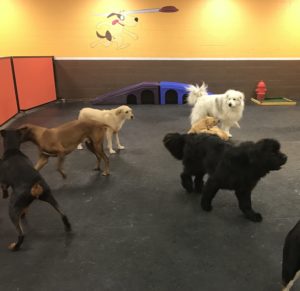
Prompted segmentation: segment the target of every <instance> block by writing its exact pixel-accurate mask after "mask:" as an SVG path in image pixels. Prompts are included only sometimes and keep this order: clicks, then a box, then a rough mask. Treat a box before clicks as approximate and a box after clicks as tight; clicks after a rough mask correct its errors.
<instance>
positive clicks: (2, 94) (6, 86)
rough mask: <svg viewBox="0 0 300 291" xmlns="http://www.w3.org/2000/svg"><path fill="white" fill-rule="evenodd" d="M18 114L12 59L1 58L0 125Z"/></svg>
mask: <svg viewBox="0 0 300 291" xmlns="http://www.w3.org/2000/svg"><path fill="white" fill-rule="evenodd" d="M17 112H18V106H17V98H16V93H15V87H14V79H13V70H12V66H11V59H10V58H0V125H2V124H3V123H5V122H6V121H7V120H8V119H10V118H11V117H13V116H14V115H16V114H17Z"/></svg>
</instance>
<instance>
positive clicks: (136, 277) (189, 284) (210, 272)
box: [0, 103, 300, 291]
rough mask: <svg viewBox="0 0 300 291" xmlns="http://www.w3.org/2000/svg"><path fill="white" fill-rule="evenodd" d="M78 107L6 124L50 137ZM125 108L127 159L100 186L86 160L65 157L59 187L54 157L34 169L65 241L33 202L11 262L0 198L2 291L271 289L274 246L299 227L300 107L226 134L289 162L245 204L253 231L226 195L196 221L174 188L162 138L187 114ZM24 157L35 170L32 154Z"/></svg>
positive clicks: (278, 248)
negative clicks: (63, 217) (264, 146)
mask: <svg viewBox="0 0 300 291" xmlns="http://www.w3.org/2000/svg"><path fill="white" fill-rule="evenodd" d="M85 106H88V104H87V103H67V104H49V105H47V106H44V107H42V108H40V109H37V110H33V111H31V112H27V113H26V114H24V115H23V116H21V117H19V118H18V119H17V120H15V121H13V122H10V123H9V125H10V126H18V125H20V124H23V123H26V122H30V123H35V124H40V125H43V126H47V127H53V126H57V125H59V124H62V123H63V122H66V121H69V120H72V119H75V118H76V117H77V115H78V111H79V109H80V108H82V107H85ZM107 107H108V106H107ZM107 107H106V108H107ZM132 107H133V110H134V113H135V119H134V120H133V121H128V122H126V123H125V125H124V128H123V129H122V131H121V134H120V139H121V143H123V145H124V146H125V147H126V149H125V150H123V151H121V152H120V153H118V154H116V155H113V156H111V157H110V168H111V175H110V176H109V177H102V176H101V174H99V173H98V172H95V171H93V170H92V169H93V167H94V166H95V163H96V161H95V159H94V156H93V155H91V154H90V153H89V152H88V151H86V150H76V151H75V152H73V153H72V154H70V155H69V156H68V157H67V160H66V163H65V169H66V172H67V174H68V178H67V179H66V180H63V179H62V178H61V176H60V175H59V174H58V172H56V171H55V165H56V164H55V162H56V161H55V159H53V160H51V162H50V163H49V164H48V165H47V166H46V167H45V168H44V169H43V170H42V171H41V172H42V174H43V176H44V177H45V179H46V180H47V181H48V183H49V184H50V186H51V187H52V189H53V193H54V195H55V197H56V198H57V200H58V201H59V202H60V204H61V206H62V208H63V209H64V210H65V212H66V213H67V214H68V216H69V219H70V221H71V223H72V226H73V233H72V234H71V235H66V234H65V233H64V230H63V225H62V223H61V221H60V218H59V216H58V215H57V214H56V212H55V211H54V210H53V209H52V208H51V207H50V206H48V205H47V204H44V203H42V202H40V201H36V202H35V203H34V204H33V205H32V206H31V208H30V210H29V213H28V218H27V223H26V225H25V230H26V235H27V236H26V238H25V242H24V245H23V247H22V249H21V250H20V251H19V252H15V253H11V252H10V251H9V250H8V249H7V245H8V244H9V243H10V242H12V241H13V240H14V239H15V238H16V232H15V229H14V227H13V226H12V224H11V222H10V220H9V218H8V213H7V209H8V201H7V200H1V203H0V260H1V272H0V290H5V291H10V290H16V291H17V290H19V291H21V290H30V291H35V290H37V291H41V290H46V291H48V290H49V291H52V290H63V291H69V290H70V291H71V290H72V291H75V290H80V291H83V290H101V291H122V290H124V291H125V290H126V291H148V290H155V291H174V290H183V291H196V290H197V291H198V290H203V291H221V290H229V291H241V290H242V291H260V290H262V291H272V290H274V291H275V290H276V291H277V290H280V281H281V256H282V246H283V241H284V238H285V235H286V234H287V232H288V231H289V229H291V228H292V227H293V226H294V224H295V223H296V222H297V221H298V219H299V217H300V176H299V172H300V170H299V169H300V155H299V146H300V143H299V141H300V108H299V107H298V106H290V107H259V106H256V105H250V104H249V105H247V106H246V108H245V112H244V118H243V119H242V121H241V122H240V124H241V129H233V131H232V133H233V134H234V139H235V140H239V141H240V140H254V141H256V140H258V139H260V138H264V137H272V138H276V139H278V140H279V141H280V142H281V144H282V148H283V152H285V153H286V154H287V155H288V157H289V159H288V162H287V164H286V165H285V166H284V168H283V169H282V170H280V171H278V172H272V173H271V174H269V175H268V176H267V177H265V178H264V179H263V180H261V181H260V182H259V184H258V185H257V187H256V188H255V191H254V192H253V205H254V208H255V209H256V210H257V211H259V212H261V213H262V215H263V217H264V220H263V222H262V223H260V224H255V223H252V222H250V221H248V220H246V219H244V217H243V216H242V214H241V212H240V211H239V209H238V207H237V201H236V199H235V197H234V195H233V193H231V192H230V191H220V192H219V194H218V195H217V197H216V199H215V200H214V210H213V211H212V212H211V213H205V212H203V211H202V210H201V209H200V205H199V197H197V196H194V195H188V194H186V193H185V191H184V190H183V189H182V187H181V185H180V182H179V174H180V171H181V163H180V162H179V161H177V160H175V159H174V158H173V157H172V156H171V155H170V154H169V153H168V152H167V151H166V149H165V148H164V147H163V144H162V138H163V137H164V135H165V134H166V133H168V132H174V131H178V132H185V131H186V130H187V129H188V127H189V120H188V116H189V113H190V108H189V107H188V106H187V105H181V106H180V105H165V106H160V105H136V106H132ZM97 108H101V107H97ZM0 149H1V151H0V152H1V153H2V152H3V150H2V148H0ZM22 150H23V151H24V152H25V153H26V154H27V155H28V156H29V157H30V158H31V159H32V161H33V162H35V161H36V160H37V149H36V148H35V146H34V145H33V144H30V143H26V144H23V145H22ZM297 286H298V287H297ZM299 286H300V284H298V285H296V286H295V289H294V290H299V289H297V288H299Z"/></svg>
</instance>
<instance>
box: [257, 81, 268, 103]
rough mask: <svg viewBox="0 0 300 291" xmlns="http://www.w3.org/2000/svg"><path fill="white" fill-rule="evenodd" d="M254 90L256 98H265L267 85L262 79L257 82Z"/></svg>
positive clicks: (261, 99)
mask: <svg viewBox="0 0 300 291" xmlns="http://www.w3.org/2000/svg"><path fill="white" fill-rule="evenodd" d="M255 92H256V99H257V100H259V101H263V100H264V99H265V96H266V92H267V87H266V84H265V82H264V81H259V82H258V84H257V87H256V90H255Z"/></svg>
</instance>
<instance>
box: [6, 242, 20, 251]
mask: <svg viewBox="0 0 300 291" xmlns="http://www.w3.org/2000/svg"><path fill="white" fill-rule="evenodd" d="M8 249H9V250H11V251H17V250H18V249H19V248H17V243H16V242H13V243H11V244H10V245H9V246H8Z"/></svg>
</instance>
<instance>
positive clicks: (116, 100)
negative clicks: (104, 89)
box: [92, 82, 159, 105]
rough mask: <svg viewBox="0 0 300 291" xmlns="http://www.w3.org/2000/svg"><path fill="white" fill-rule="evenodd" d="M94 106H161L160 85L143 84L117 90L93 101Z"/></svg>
mask: <svg viewBox="0 0 300 291" xmlns="http://www.w3.org/2000/svg"><path fill="white" fill-rule="evenodd" d="M92 104H94V105H101V104H103V105H107V104H113V105H115V104H159V83H158V82H142V83H138V84H135V85H130V86H127V87H124V88H121V89H119V90H115V91H112V92H109V93H106V94H103V95H101V96H98V97H96V98H95V99H94V100H92Z"/></svg>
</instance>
